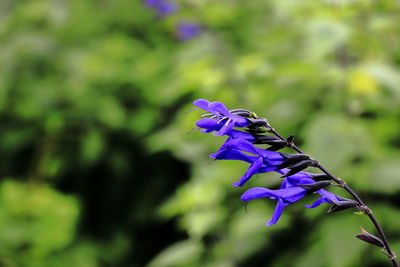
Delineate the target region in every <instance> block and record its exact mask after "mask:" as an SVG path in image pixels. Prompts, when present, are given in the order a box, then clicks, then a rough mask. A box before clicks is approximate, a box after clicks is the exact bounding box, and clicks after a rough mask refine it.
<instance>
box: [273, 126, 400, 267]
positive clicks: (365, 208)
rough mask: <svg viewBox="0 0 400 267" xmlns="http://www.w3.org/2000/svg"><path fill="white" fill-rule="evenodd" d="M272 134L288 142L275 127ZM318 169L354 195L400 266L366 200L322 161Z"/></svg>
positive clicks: (294, 147)
mask: <svg viewBox="0 0 400 267" xmlns="http://www.w3.org/2000/svg"><path fill="white" fill-rule="evenodd" d="M269 132H271V133H272V134H274V135H275V136H277V137H279V138H280V139H281V140H283V141H285V142H287V140H286V138H284V137H283V136H282V135H280V134H279V133H278V132H277V131H276V130H275V129H273V128H271V130H270V131H269ZM288 146H289V147H291V148H293V149H294V150H296V151H297V152H299V153H300V154H304V153H303V151H301V149H300V148H298V147H297V146H296V145H295V144H293V143H290V144H288ZM315 167H317V168H318V169H320V170H321V171H322V172H323V173H325V174H326V175H327V176H329V177H330V178H331V179H332V180H334V181H335V182H336V183H338V184H339V185H340V186H341V187H343V188H344V189H345V190H346V191H347V192H349V193H350V195H352V196H353V197H354V198H355V199H356V200H357V202H358V203H359V206H360V209H361V210H362V211H363V212H364V213H365V214H366V215H367V216H368V217H369V219H370V220H371V221H372V223H373V224H374V226H375V228H376V230H377V231H378V233H379V236H380V237H381V239H382V242H383V244H384V246H385V249H386V251H387V253H388V254H387V256H388V257H389V259H390V261H391V262H392V264H393V266H395V267H399V263H398V262H397V259H396V255H395V254H394V252H393V251H392V249H391V248H390V246H389V241H388V240H387V238H386V236H385V233H384V232H383V229H382V227H381V226H380V224H379V223H378V221H377V220H376V218H375V216H374V215H372V211H371V210H370V209H369V208H368V207H367V205H365V203H364V201H362V199H361V198H360V196H358V195H357V194H356V193H355V192H354V191H353V189H351V188H350V187H349V186H348V185H347V184H346V183H345V182H344V181H343V180H342V179H340V178H337V177H336V176H334V175H333V174H332V173H331V172H329V171H328V170H327V169H325V167H324V166H322V165H321V163H319V162H318V163H317V164H316V166H315Z"/></svg>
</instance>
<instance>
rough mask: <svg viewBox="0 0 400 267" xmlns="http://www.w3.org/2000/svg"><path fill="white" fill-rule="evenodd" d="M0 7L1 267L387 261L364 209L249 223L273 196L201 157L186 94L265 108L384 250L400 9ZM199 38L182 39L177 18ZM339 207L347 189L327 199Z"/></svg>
mask: <svg viewBox="0 0 400 267" xmlns="http://www.w3.org/2000/svg"><path fill="white" fill-rule="evenodd" d="M176 3H178V4H179V5H180V8H179V10H178V11H177V12H176V13H175V14H173V15H171V16H168V17H165V18H160V17H157V16H156V15H155V12H154V10H152V9H150V8H148V7H146V6H145V5H144V4H143V2H141V1H138V0H102V1H95V0H21V1H16V0H2V1H0V48H1V49H0V152H1V154H0V155H1V157H0V179H1V180H0V265H1V266H6V267H14V266H15V267H19V266H28V267H30V266H40V267H47V266H56V267H58V266H68V267H70V266H77V267H81V266H82V267H91V266H146V265H147V266H150V267H159V266H221V267H225V266H226V267H230V266H284V267H285V266H300V267H302V266H304V267H309V266H316V267H319V266H321V267H342V266H369V267H372V266H386V265H385V264H388V262H387V260H386V258H385V256H384V255H383V254H381V253H380V252H379V249H377V248H375V247H372V246H369V245H367V244H366V243H363V242H360V241H359V240H357V239H356V238H354V236H355V235H356V234H359V232H360V230H359V226H360V225H362V226H363V227H364V228H366V229H367V230H368V231H370V232H372V233H374V230H373V228H372V227H371V224H370V223H369V221H368V220H367V219H366V218H365V217H364V216H357V215H354V214H352V212H351V211H344V212H341V213H336V214H329V215H328V214H326V213H325V212H326V210H327V209H328V206H327V205H326V204H325V205H322V206H321V207H319V208H316V209H311V210H309V209H305V208H304V207H303V205H304V204H309V203H311V201H312V200H314V199H315V198H314V197H312V196H311V197H310V198H308V199H306V200H304V201H302V202H300V203H296V205H293V206H290V207H289V208H287V209H286V210H285V213H284V214H283V216H282V218H281V220H280V221H279V223H278V224H277V225H275V226H272V227H268V228H267V227H265V225H264V224H265V222H266V221H268V220H269V218H270V216H271V214H272V211H273V209H274V206H275V202H274V201H271V200H265V201H264V200H259V201H254V202H252V203H250V204H249V205H248V207H247V213H246V212H245V210H244V207H243V205H242V203H241V202H240V200H239V197H240V195H241V193H243V192H244V190H246V189H247V188H250V187H253V186H256V185H257V186H268V187H270V188H274V187H276V186H278V183H279V182H280V178H278V175H276V174H262V175H258V177H256V178H255V179H253V180H252V181H251V182H250V183H248V184H246V186H244V188H233V187H232V186H231V184H232V182H233V181H235V180H237V178H238V177H240V176H241V175H242V173H243V172H244V171H245V169H246V168H247V164H244V163H240V162H239V163H238V162H226V161H223V162H222V161H221V162H214V163H210V160H209V159H208V154H210V153H213V152H214V151H216V150H217V148H218V146H219V145H220V144H222V143H223V141H224V138H221V137H214V136H212V135H211V134H209V135H205V134H201V133H200V132H193V133H191V134H190V135H187V132H188V131H190V129H192V128H193V127H194V123H195V121H196V120H197V119H198V118H199V116H200V113H199V112H198V111H194V112H190V113H188V112H187V111H189V110H190V109H191V108H192V106H191V102H192V101H193V100H194V99H197V98H206V99H208V100H211V101H217V100H218V101H223V102H224V103H226V104H227V106H228V107H229V108H246V109H250V110H253V111H255V112H257V114H259V115H260V116H266V117H267V118H268V119H269V121H270V122H271V123H272V125H274V127H275V128H276V129H278V130H279V131H280V132H281V133H282V134H284V135H286V136H287V135H289V134H294V135H296V140H297V143H298V144H299V145H300V146H301V147H302V148H304V150H305V151H306V152H307V153H309V154H310V155H312V156H313V157H316V158H317V159H319V160H320V161H321V162H322V163H323V164H324V165H325V166H326V167H327V168H328V169H329V170H331V171H332V172H333V173H335V174H336V175H337V176H338V177H341V178H343V179H344V180H346V181H347V182H348V184H350V185H351V186H352V187H354V189H355V190H356V191H357V192H359V193H360V195H361V196H362V197H363V198H364V199H365V201H366V202H367V203H368V204H369V206H370V207H371V208H372V209H373V211H374V214H376V216H377V218H378V219H379V221H380V222H381V223H382V226H383V227H384V229H385V231H386V234H387V236H388V237H389V240H390V241H391V244H392V246H393V249H394V250H395V251H396V252H397V253H398V254H400V229H399V225H400V195H399V192H400V123H399V122H400V70H399V66H400V17H399V12H400V4H399V2H398V1H389V0H387V1H386V0H382V1H373V0H352V1H350V0H324V1H322V0H321V1H314V0H309V1H298V0H279V1H269V0H253V1H241V0H219V1H214V0H181V1H178V0H177V1H176ZM183 20H190V21H193V22H196V23H199V24H200V25H202V28H203V30H202V33H201V34H200V35H198V36H197V37H196V38H194V39H192V40H190V41H188V42H180V41H178V40H177V38H176V36H177V35H176V25H177V24H178V23H179V22H180V21H183ZM333 192H336V193H338V194H340V195H342V196H344V197H348V195H347V194H345V193H343V192H341V191H340V190H333Z"/></svg>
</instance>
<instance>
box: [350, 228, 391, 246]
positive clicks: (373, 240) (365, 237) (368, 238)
mask: <svg viewBox="0 0 400 267" xmlns="http://www.w3.org/2000/svg"><path fill="white" fill-rule="evenodd" d="M360 228H361V232H362V234H361V235H356V237H357V238H358V239H360V240H362V241H364V242H367V243H370V244H372V245H375V246H377V247H380V248H383V247H385V245H384V244H383V242H382V240H381V239H379V238H378V237H376V236H374V235H372V234H370V233H368V232H367V231H366V230H365V229H364V228H362V227H360Z"/></svg>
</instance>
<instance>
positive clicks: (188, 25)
mask: <svg viewBox="0 0 400 267" xmlns="http://www.w3.org/2000/svg"><path fill="white" fill-rule="evenodd" d="M200 32H201V26H200V25H199V24H197V23H194V22H188V21H185V22H181V23H180V24H178V26H177V35H178V38H179V40H181V41H184V42H185V41H189V40H191V39H193V38H194V37H196V36H197V35H199V34H200Z"/></svg>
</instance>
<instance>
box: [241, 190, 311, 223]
mask: <svg viewBox="0 0 400 267" xmlns="http://www.w3.org/2000/svg"><path fill="white" fill-rule="evenodd" d="M306 194H307V190H306V189H304V188H302V187H300V186H296V187H289V188H284V189H277V190H271V189H268V188H264V187H254V188H251V189H249V190H247V191H246V192H244V194H243V195H242V197H241V198H240V200H242V201H245V202H248V201H250V200H254V199H258V198H264V197H268V198H270V199H274V200H278V203H277V205H276V208H275V211H274V213H273V215H272V219H271V220H270V221H268V222H267V226H270V225H273V224H275V223H277V222H278V220H279V218H280V217H281V215H282V212H283V209H284V208H285V207H286V206H288V205H290V204H292V203H294V202H296V201H298V200H300V199H302V198H303V197H304V196H305V195H306Z"/></svg>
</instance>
